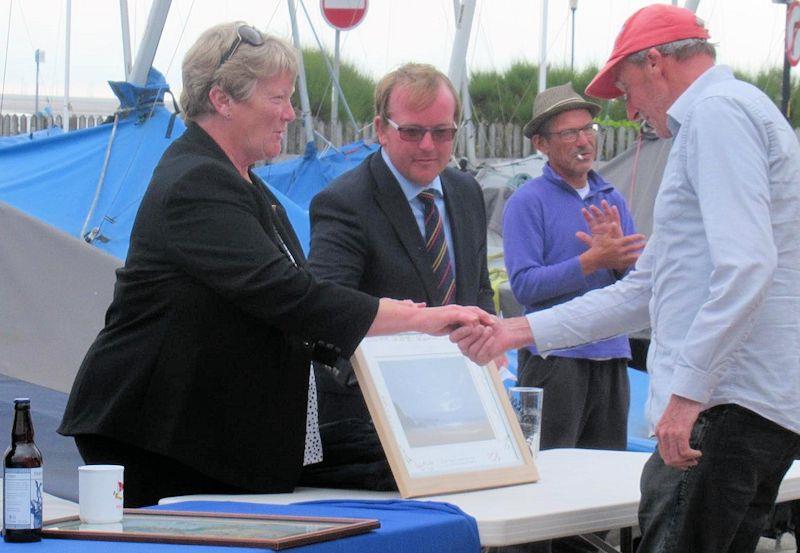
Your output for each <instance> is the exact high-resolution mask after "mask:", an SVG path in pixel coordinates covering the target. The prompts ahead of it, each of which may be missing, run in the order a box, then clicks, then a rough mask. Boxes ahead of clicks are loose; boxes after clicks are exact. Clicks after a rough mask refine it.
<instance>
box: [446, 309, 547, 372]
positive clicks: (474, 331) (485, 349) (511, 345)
mask: <svg viewBox="0 0 800 553" xmlns="http://www.w3.org/2000/svg"><path fill="white" fill-rule="evenodd" d="M450 341H451V342H454V343H457V344H458V347H459V349H460V350H461V353H463V354H464V355H466V356H467V357H469V358H470V359H472V360H473V361H474V362H475V363H478V364H479V365H485V364H486V363H488V362H489V361H491V360H493V359H496V358H498V357H499V356H500V355H502V354H504V353H505V352H506V351H508V350H510V349H515V348H519V347H522V346H527V345H529V344H532V343H533V333H532V332H531V327H530V325H529V324H528V320H527V319H526V318H525V317H514V318H512V319H495V322H494V323H493V324H492V325H491V326H488V327H481V326H473V327H461V328H457V329H456V330H454V331H453V332H451V333H450Z"/></svg>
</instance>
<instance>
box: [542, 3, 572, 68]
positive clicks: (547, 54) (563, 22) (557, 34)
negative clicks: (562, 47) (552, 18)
mask: <svg viewBox="0 0 800 553" xmlns="http://www.w3.org/2000/svg"><path fill="white" fill-rule="evenodd" d="M568 21H569V14H567V16H566V17H565V18H564V19H563V20H562V21H561V27H559V28H558V31H556V35H555V38H553V40H551V41H550V45H549V46H548V47H547V50H545V55H546V56H547V57H548V58H549V57H550V52H552V51H553V49H554V48H555V44H556V41H557V40H558V38H559V37H560V36H561V33H562V32H563V31H564V27H566V26H567V22H568Z"/></svg>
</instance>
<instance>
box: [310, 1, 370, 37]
mask: <svg viewBox="0 0 800 553" xmlns="http://www.w3.org/2000/svg"><path fill="white" fill-rule="evenodd" d="M319 6H320V8H321V9H322V16H323V17H324V18H325V21H327V22H328V25H330V26H331V27H333V28H335V29H339V30H340V31H347V30H349V29H352V28H353V27H355V26H357V25H358V24H359V23H361V21H362V20H363V19H364V15H366V13H367V0H320V2H319Z"/></svg>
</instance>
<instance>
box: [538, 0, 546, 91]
mask: <svg viewBox="0 0 800 553" xmlns="http://www.w3.org/2000/svg"><path fill="white" fill-rule="evenodd" d="M539 37H540V39H541V40H540V42H539V88H538V90H537V91H536V92H537V93H539V92H541V91H542V90H544V89H545V88H547V0H542V24H541V31H540V32H539Z"/></svg>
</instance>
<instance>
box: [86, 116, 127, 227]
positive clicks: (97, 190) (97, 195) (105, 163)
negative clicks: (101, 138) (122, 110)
mask: <svg viewBox="0 0 800 553" xmlns="http://www.w3.org/2000/svg"><path fill="white" fill-rule="evenodd" d="M118 124H119V113H116V114H115V115H114V126H113V127H111V136H110V137H109V139H108V144H107V145H106V155H105V157H104V158H103V167H102V168H101V169H100V176H99V177H98V179H97V186H96V187H95V191H94V197H93V198H92V204H91V206H89V211H88V212H87V213H86V220H85V221H84V222H83V227H82V228H81V233H80V234H79V235H78V238H80V239H81V240H85V238H84V237H85V236H86V229H87V228H88V227H89V221H90V220H91V218H92V215H93V214H94V210H95V208H96V207H97V202H98V201H99V200H100V191H101V190H102V188H103V181H105V180H106V171H107V170H108V160H109V159H110V158H111V145H112V144H113V143H114V137H115V136H116V135H117V125H118Z"/></svg>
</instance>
